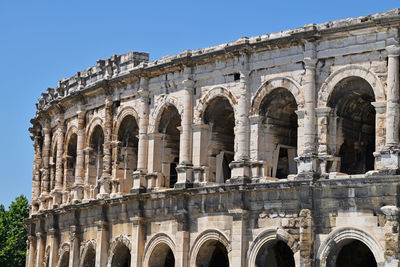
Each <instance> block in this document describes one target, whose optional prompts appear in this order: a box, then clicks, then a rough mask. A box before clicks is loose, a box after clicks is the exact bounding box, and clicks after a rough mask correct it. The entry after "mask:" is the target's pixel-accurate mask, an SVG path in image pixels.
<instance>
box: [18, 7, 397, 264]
mask: <svg viewBox="0 0 400 267" xmlns="http://www.w3.org/2000/svg"><path fill="white" fill-rule="evenodd" d="M399 26H400V10H398V9H393V10H390V11H387V12H384V13H379V14H374V15H368V16H363V17H358V18H351V19H344V20H339V21H333V22H328V23H323V24H318V25H316V24H309V25H306V26H304V27H301V28H297V29H295V30H288V31H282V32H279V33H271V34H266V35H261V36H256V37H251V38H247V37H243V38H240V39H239V40H237V41H235V42H232V43H226V44H221V45H217V46H213V47H207V48H203V49H197V50H186V51H183V52H182V53H180V54H178V55H174V56H167V57H163V58H161V59H159V60H155V61H149V55H148V54H147V53H139V52H129V53H126V54H123V55H113V56H112V57H111V58H108V59H106V60H98V61H97V64H96V65H95V66H93V67H91V68H88V69H86V70H83V71H81V72H78V73H77V74H76V75H74V76H73V77H71V78H69V79H62V80H61V81H59V82H58V85H57V87H56V88H48V89H47V91H46V93H43V94H42V96H41V98H40V99H39V101H38V103H37V112H36V115H35V117H34V118H33V119H32V120H31V123H32V127H31V128H30V132H31V133H32V140H33V142H34V160H33V179H32V201H31V209H30V217H29V219H27V220H26V222H25V226H26V229H27V231H28V236H29V239H28V241H27V244H28V246H27V247H28V253H27V261H26V265H27V266H30V267H33V266H71V267H75V266H85V267H86V266H132V267H133V266H151V267H153V266H249V267H250V266H357V265H362V266H367V265H368V266H398V265H399V257H400V256H399V217H398V213H399V208H398V202H399V200H398V199H399V193H398V191H399V186H400V182H399V181H400V180H399V178H400V176H399V122H400V119H399V74H400V72H399V55H400V45H399Z"/></svg>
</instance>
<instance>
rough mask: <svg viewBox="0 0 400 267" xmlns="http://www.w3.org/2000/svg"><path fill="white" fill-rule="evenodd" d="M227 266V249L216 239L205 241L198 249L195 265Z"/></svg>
mask: <svg viewBox="0 0 400 267" xmlns="http://www.w3.org/2000/svg"><path fill="white" fill-rule="evenodd" d="M203 266H207V267H229V258H228V251H227V249H226V247H225V246H224V245H223V244H222V243H221V242H219V241H217V240H209V241H206V242H205V243H204V244H203V245H202V246H201V247H200V249H199V252H198V253H197V257H196V267H203Z"/></svg>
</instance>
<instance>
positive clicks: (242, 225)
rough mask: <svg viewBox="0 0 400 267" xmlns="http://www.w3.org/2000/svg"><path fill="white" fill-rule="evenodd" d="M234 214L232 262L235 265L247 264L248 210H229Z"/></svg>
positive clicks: (240, 266)
mask: <svg viewBox="0 0 400 267" xmlns="http://www.w3.org/2000/svg"><path fill="white" fill-rule="evenodd" d="M229 214H231V215H232V251H231V255H232V258H231V262H232V266H233V267H244V266H246V263H245V258H246V251H247V248H246V243H247V240H246V229H247V217H248V212H247V211H245V210H242V209H234V210H229Z"/></svg>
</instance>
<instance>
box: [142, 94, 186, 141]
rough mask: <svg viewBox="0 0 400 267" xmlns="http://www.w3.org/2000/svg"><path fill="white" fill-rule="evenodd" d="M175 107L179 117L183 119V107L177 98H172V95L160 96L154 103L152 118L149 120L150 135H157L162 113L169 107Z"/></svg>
mask: <svg viewBox="0 0 400 267" xmlns="http://www.w3.org/2000/svg"><path fill="white" fill-rule="evenodd" d="M170 105H172V106H174V107H175V108H176V109H177V110H178V113H179V115H180V116H181V118H182V115H183V105H182V104H181V103H180V102H179V100H178V99H176V98H175V97H172V96H170V95H165V94H163V95H160V96H159V97H158V98H157V99H156V101H155V103H154V106H155V107H154V109H153V111H152V112H151V113H150V118H149V128H148V130H149V133H156V132H157V129H158V124H159V122H160V119H161V116H162V113H163V111H164V109H166V108H167V107H168V106H170Z"/></svg>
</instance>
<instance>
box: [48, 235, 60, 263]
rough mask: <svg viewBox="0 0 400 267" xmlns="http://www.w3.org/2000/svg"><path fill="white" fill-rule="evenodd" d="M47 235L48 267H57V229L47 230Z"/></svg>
mask: <svg viewBox="0 0 400 267" xmlns="http://www.w3.org/2000/svg"><path fill="white" fill-rule="evenodd" d="M47 235H48V236H49V237H50V244H49V246H50V255H49V266H57V260H58V247H59V244H58V240H57V235H58V231H57V229H54V228H52V229H49V230H48V231H47Z"/></svg>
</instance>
